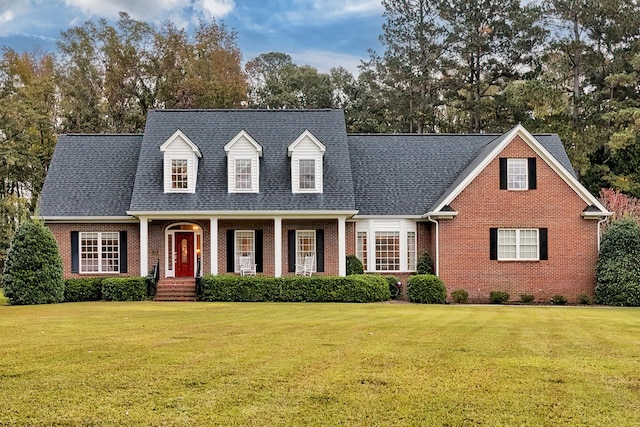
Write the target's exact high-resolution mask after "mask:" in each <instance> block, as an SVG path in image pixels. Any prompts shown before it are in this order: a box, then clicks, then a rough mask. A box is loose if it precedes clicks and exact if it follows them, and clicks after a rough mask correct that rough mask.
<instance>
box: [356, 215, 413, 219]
mask: <svg viewBox="0 0 640 427" xmlns="http://www.w3.org/2000/svg"><path fill="white" fill-rule="evenodd" d="M352 219H354V220H357V219H422V215H354V216H353V218H352Z"/></svg>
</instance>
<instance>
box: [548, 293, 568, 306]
mask: <svg viewBox="0 0 640 427" xmlns="http://www.w3.org/2000/svg"><path fill="white" fill-rule="evenodd" d="M551 304H553V305H567V299H566V298H565V297H564V295H559V294H558V295H554V296H553V297H551Z"/></svg>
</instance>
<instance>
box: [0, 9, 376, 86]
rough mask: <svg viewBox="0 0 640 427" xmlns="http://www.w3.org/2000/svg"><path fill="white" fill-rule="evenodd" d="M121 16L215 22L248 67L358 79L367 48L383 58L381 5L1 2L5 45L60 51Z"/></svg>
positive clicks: (183, 24)
mask: <svg viewBox="0 0 640 427" xmlns="http://www.w3.org/2000/svg"><path fill="white" fill-rule="evenodd" d="M120 11H125V12H128V13H129V15H131V16H132V17H133V18H135V19H139V20H143V21H147V22H152V23H160V22H162V21H164V20H166V19H170V20H171V21H173V22H174V23H175V24H176V25H178V26H181V27H186V28H192V26H193V23H194V22H197V21H198V20H199V19H202V18H204V19H208V18H211V17H214V18H216V19H217V20H221V21H222V22H224V23H225V24H226V25H227V26H228V27H230V28H234V29H235V30H236V31H237V33H238V45H239V47H240V49H241V50H242V53H243V57H244V60H245V61H247V60H249V59H251V58H254V57H256V56H257V55H259V54H261V53H265V52H271V51H277V52H286V53H288V54H290V55H291V56H292V57H293V60H294V62H295V63H296V64H299V65H302V64H309V65H312V66H314V67H316V68H318V69H319V70H320V71H324V72H326V71H328V70H329V69H330V68H331V67H333V66H337V65H341V66H343V67H345V68H347V69H348V70H350V71H351V72H354V73H355V72H357V66H358V64H359V63H360V60H362V59H367V58H368V54H367V49H374V50H376V51H378V52H381V51H382V48H381V46H380V43H379V41H378V36H379V35H380V33H381V31H382V29H381V27H382V23H383V18H382V12H383V8H382V6H381V1H380V0H0V45H2V46H8V47H11V48H13V49H15V50H17V51H25V50H26V51H32V50H33V49H34V47H36V46H38V47H39V48H40V49H42V50H45V51H49V52H53V51H54V50H55V41H56V38H57V37H59V35H60V31H61V30H65V29H67V28H69V27H73V26H76V25H81V24H82V23H83V22H84V21H86V20H88V19H93V18H102V17H103V18H107V19H117V16H118V12H120Z"/></svg>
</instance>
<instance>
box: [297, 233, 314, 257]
mask: <svg viewBox="0 0 640 427" xmlns="http://www.w3.org/2000/svg"><path fill="white" fill-rule="evenodd" d="M308 256H311V257H313V258H314V260H315V258H316V232H315V230H297V231H296V264H300V265H302V264H304V260H305V258H306V257H308Z"/></svg>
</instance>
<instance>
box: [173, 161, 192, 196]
mask: <svg viewBox="0 0 640 427" xmlns="http://www.w3.org/2000/svg"><path fill="white" fill-rule="evenodd" d="M187 165H188V161H187V160H186V159H172V160H171V189H172V190H186V189H188V188H189V173H188V167H187Z"/></svg>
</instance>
